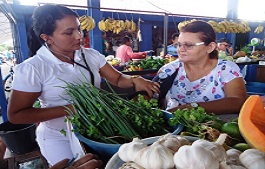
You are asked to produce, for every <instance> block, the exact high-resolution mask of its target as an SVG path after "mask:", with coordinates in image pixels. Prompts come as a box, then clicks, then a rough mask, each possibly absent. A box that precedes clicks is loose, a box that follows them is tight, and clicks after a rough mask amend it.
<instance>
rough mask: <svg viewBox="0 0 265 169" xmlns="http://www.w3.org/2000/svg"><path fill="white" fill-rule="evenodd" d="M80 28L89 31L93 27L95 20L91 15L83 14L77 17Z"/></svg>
mask: <svg viewBox="0 0 265 169" xmlns="http://www.w3.org/2000/svg"><path fill="white" fill-rule="evenodd" d="M79 22H80V28H81V30H87V31H90V30H92V29H94V28H95V21H94V19H93V18H92V17H91V16H87V15H83V16H81V17H79Z"/></svg>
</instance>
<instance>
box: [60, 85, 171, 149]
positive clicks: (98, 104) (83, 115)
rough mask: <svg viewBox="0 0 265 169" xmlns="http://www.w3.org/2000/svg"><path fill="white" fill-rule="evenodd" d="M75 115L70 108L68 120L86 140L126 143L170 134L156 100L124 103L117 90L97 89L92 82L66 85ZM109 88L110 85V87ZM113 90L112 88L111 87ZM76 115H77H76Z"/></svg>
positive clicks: (140, 99) (141, 99)
mask: <svg viewBox="0 0 265 169" xmlns="http://www.w3.org/2000/svg"><path fill="white" fill-rule="evenodd" d="M66 84H67V86H66V87H65V91H66V93H67V94H68V95H69V96H71V100H69V101H70V102H71V103H73V107H74V110H75V111H74V112H73V111H72V110H71V109H68V112H69V114H70V115H71V116H72V117H69V118H68V120H70V122H71V123H72V124H73V125H74V126H76V129H75V130H76V131H77V132H79V133H80V134H81V135H83V136H84V137H86V138H88V139H91V140H94V141H98V142H102V143H113V144H118V143H126V142H129V141H131V140H132V139H133V138H134V137H139V138H146V137H152V136H156V135H163V134H165V133H168V132H169V129H170V126H169V125H167V124H166V122H165V120H164V119H163V112H162V111H161V110H160V109H155V108H156V107H157V104H158V103H157V100H155V99H151V100H150V101H147V100H145V99H144V97H143V96H141V95H139V97H138V101H137V102H134V101H133V100H130V101H129V100H125V99H123V98H121V97H120V96H119V95H118V94H116V93H115V92H114V91H113V93H112V92H108V91H105V90H102V89H98V88H96V87H94V86H93V85H91V84H90V83H89V82H87V83H85V82H83V83H82V84H77V83H67V82H66ZM109 87H110V86H109ZM110 88H111V87H110ZM75 112H76V113H75Z"/></svg>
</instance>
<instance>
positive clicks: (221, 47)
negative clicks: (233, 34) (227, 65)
mask: <svg viewBox="0 0 265 169" xmlns="http://www.w3.org/2000/svg"><path fill="white" fill-rule="evenodd" d="M217 50H218V51H219V52H220V51H223V52H225V54H226V55H227V56H232V55H233V48H232V47H231V43H230V42H229V40H228V39H226V38H221V39H219V40H218V41H217Z"/></svg>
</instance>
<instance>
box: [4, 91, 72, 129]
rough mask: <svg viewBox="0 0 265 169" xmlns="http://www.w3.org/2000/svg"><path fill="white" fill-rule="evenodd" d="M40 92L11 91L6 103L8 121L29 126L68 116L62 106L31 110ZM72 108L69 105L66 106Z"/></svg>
mask: <svg viewBox="0 0 265 169" xmlns="http://www.w3.org/2000/svg"><path fill="white" fill-rule="evenodd" d="M39 96H40V92H22V91H18V90H13V91H12V93H11V96H10V99H9V101H8V102H9V103H8V111H7V113H8V120H9V121H10V122H11V123H14V124H19V123H21V124H27V123H28V124H31V123H37V122H41V121H46V120H50V119H54V118H58V117H62V116H65V115H68V113H67V112H66V108H64V107H63V106H58V107H52V108H33V107H32V106H33V104H34V103H35V101H36V100H37V98H38V97H39ZM68 107H69V108H72V106H71V105H68Z"/></svg>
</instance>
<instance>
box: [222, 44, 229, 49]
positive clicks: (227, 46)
mask: <svg viewBox="0 0 265 169" xmlns="http://www.w3.org/2000/svg"><path fill="white" fill-rule="evenodd" d="M221 45H224V46H225V47H226V48H227V47H229V46H230V45H226V44H224V43H221Z"/></svg>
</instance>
